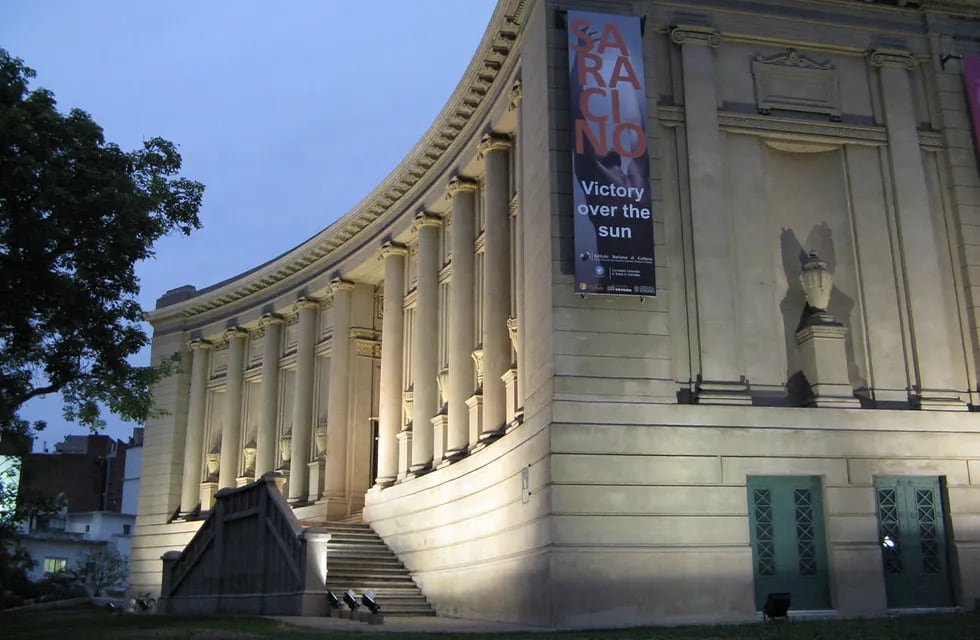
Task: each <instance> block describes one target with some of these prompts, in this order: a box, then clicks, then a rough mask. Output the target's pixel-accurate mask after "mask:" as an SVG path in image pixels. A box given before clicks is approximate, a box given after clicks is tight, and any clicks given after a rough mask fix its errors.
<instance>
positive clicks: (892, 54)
mask: <svg viewBox="0 0 980 640" xmlns="http://www.w3.org/2000/svg"><path fill="white" fill-rule="evenodd" d="M868 62H869V63H870V64H871V66H872V67H875V68H877V69H880V68H882V67H901V68H904V69H906V70H907V71H914V70H915V68H916V67H917V66H918V64H919V63H918V62H916V60H915V56H913V55H912V53H911V52H910V51H903V50H901V49H873V50H871V51H869V52H868Z"/></svg>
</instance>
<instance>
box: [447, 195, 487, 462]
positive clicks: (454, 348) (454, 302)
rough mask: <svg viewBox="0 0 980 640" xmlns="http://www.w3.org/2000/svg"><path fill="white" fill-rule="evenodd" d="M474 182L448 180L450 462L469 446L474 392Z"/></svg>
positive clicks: (463, 452) (448, 444) (448, 441)
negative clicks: (468, 403)
mask: <svg viewBox="0 0 980 640" xmlns="http://www.w3.org/2000/svg"><path fill="white" fill-rule="evenodd" d="M478 190H479V185H478V184H477V182H476V181H475V180H471V179H469V178H464V177H462V176H457V177H455V178H453V179H452V180H450V181H449V186H448V187H447V189H446V197H447V198H451V199H452V201H453V213H452V216H453V217H452V221H453V224H452V226H451V227H450V233H451V237H450V239H449V241H450V247H451V248H452V249H451V250H452V279H451V280H450V281H449V303H450V308H449V341H448V347H449V349H448V351H449V353H448V365H449V381H448V394H447V396H448V398H447V405H448V410H449V433H448V435H447V437H446V457H447V458H449V459H450V460H454V459H457V458H459V457H460V456H462V455H464V454H465V453H466V450H467V447H468V445H469V437H470V434H469V422H470V421H469V408H468V407H467V406H466V399H467V398H469V397H470V395H471V394H472V393H473V359H472V356H471V354H472V352H473V346H474V344H473V342H474V340H473V327H474V326H475V325H474V319H473V310H474V308H475V306H474V300H473V287H474V282H473V277H474V276H473V264H474V254H473V240H474V236H475V229H474V227H475V226H476V194H477V191H478Z"/></svg>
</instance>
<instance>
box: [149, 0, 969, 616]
mask: <svg viewBox="0 0 980 640" xmlns="http://www.w3.org/2000/svg"><path fill="white" fill-rule="evenodd" d="M461 53H464V52H461ZM977 54H980V3H978V2H976V1H975V0H955V1H954V0H945V1H942V0H938V1H932V0H921V1H918V2H916V1H913V0H878V1H872V0H868V1H865V0H752V1H751V2H750V1H748V0H745V1H743V0H669V1H666V0H665V1H653V0H636V1H627V0H605V1H601V2H600V1H598V0H592V1H589V0H567V1H556V0H501V2H500V3H499V5H498V6H497V8H496V11H495V12H494V14H493V17H492V19H491V21H490V24H489V25H488V26H487V29H486V33H485V35H484V37H483V39H482V41H481V43H480V45H479V48H478V50H477V51H476V53H475V55H474V56H473V59H472V62H471V63H470V65H469V67H468V69H467V71H466V73H465V75H464V76H463V77H462V78H461V79H460V81H459V85H458V87H457V88H456V90H455V91H454V93H453V94H452V96H450V98H449V100H448V102H447V104H446V106H445V108H444V109H443V110H442V112H441V113H440V115H439V116H438V118H437V119H436V121H435V122H434V123H433V124H432V126H431V128H430V129H429V130H428V132H427V133H426V134H425V136H424V137H423V138H422V139H421V140H420V141H419V142H418V144H417V145H416V146H415V147H414V149H413V150H412V151H411V152H410V153H409V154H408V155H407V156H406V157H405V158H404V159H403V160H402V161H401V163H400V164H399V165H398V166H397V168H396V169H395V170H394V171H392V172H391V174H390V175H389V176H388V177H387V178H386V179H385V180H384V181H383V182H382V183H381V184H380V185H378V187H377V188H376V189H375V190H374V191H373V192H371V193H370V194H368V195H367V196H366V197H364V199H363V200H362V201H361V202H360V204H358V205H357V206H356V207H355V208H354V209H352V210H351V211H349V212H347V213H346V214H345V215H344V216H343V217H341V218H340V219H339V220H338V221H337V222H335V223H334V224H332V225H330V226H329V227H327V228H326V229H324V230H323V231H322V232H320V233H319V234H317V235H316V236H314V237H313V238H310V239H309V240H307V241H305V242H303V243H302V244H300V245H299V246H297V247H296V248H295V249H292V250H291V251H289V252H287V253H285V254H283V255H281V256H279V257H276V258H273V259H272V260H270V261H269V262H266V263H265V264H262V265H260V266H256V267H255V268H254V269H252V270H250V271H248V272H246V273H244V274H242V275H240V276H237V277H235V278H233V279H231V280H228V281H226V282H222V283H220V284H217V285H213V286H209V287H206V288H203V289H197V288H195V287H194V286H189V285H188V286H183V287H179V288H176V289H173V290H171V291H168V292H167V293H166V294H164V295H163V296H162V297H161V298H160V299H159V301H158V303H157V306H156V308H155V309H154V310H152V311H150V312H148V314H147V315H148V319H149V321H150V323H152V325H153V331H154V334H153V357H154V359H160V358H165V357H168V356H170V355H171V354H173V353H174V352H179V353H181V354H182V356H183V367H182V370H181V372H180V373H179V374H177V375H174V376H172V377H170V378H168V379H166V380H165V381H164V382H162V383H161V384H160V385H159V386H158V388H157V389H156V400H157V403H158V404H159V406H160V407H161V408H162V409H164V410H165V414H164V415H161V416H160V417H156V418H153V419H151V420H150V421H148V422H147V424H146V432H145V452H144V462H143V465H144V466H143V476H142V487H141V493H140V499H139V514H138V517H137V520H136V528H135V535H134V539H133V545H132V553H133V556H132V575H131V584H132V589H133V590H139V591H145V590H150V591H153V592H154V593H155V594H159V593H161V589H162V587H161V585H162V584H163V583H164V582H168V581H169V583H170V587H169V588H170V591H169V592H167V593H162V595H164V596H168V594H169V595H170V596H173V597H174V598H177V597H178V596H179V595H180V593H181V592H180V591H179V589H177V587H175V586H174V584H175V581H177V582H179V580H178V578H180V576H183V575H185V574H186V575H190V574H191V573H193V571H192V570H191V569H189V568H188V567H189V566H190V565H191V564H193V562H196V561H197V560H195V558H198V557H199V556H200V557H203V556H202V555H201V554H206V553H207V551H206V547H207V544H205V543H200V544H198V546H197V547H195V549H196V550H195V551H194V553H193V554H188V553H184V554H179V553H176V552H181V551H183V550H184V549H185V547H186V546H187V545H188V544H189V542H190V541H191V540H192V538H194V537H195V535H197V536H198V537H202V536H204V535H205V534H204V531H205V529H207V528H208V527H212V525H209V524H208V523H209V522H212V520H211V519H210V518H211V516H212V515H213V514H214V513H216V512H217V511H218V509H217V508H216V507H215V505H216V503H222V501H223V500H224V501H226V502H227V503H228V504H231V503H232V502H233V499H234V497H235V496H239V495H246V493H247V492H246V488H248V487H254V486H263V487H265V486H268V487H273V488H274V489H275V490H277V491H281V496H279V494H278V493H277V494H276V495H277V496H278V497H277V498H276V500H277V501H273V502H275V505H279V506H282V505H287V506H286V507H285V512H286V514H287V515H286V516H282V515H280V516H277V517H279V518H280V520H282V518H284V517H285V518H286V520H288V521H289V522H288V523H287V524H288V525H289V526H288V527H287V526H286V525H282V523H281V522H280V525H281V526H282V527H286V528H285V529H281V531H287V530H288V531H291V532H292V534H296V535H295V536H294V537H296V536H298V537H297V539H302V540H303V541H305V542H304V543H306V544H307V545H308V546H307V547H305V549H306V551H304V552H303V553H306V554H307V555H305V556H303V557H304V558H307V560H308V561H310V562H314V564H315V565H316V566H317V567H319V574H318V578H317V579H319V583H317V584H314V585H313V586H312V587H311V586H309V583H307V586H306V587H305V589H306V591H305V593H306V596H308V597H322V596H323V594H324V593H325V589H326V587H325V584H326V583H329V582H330V579H331V578H330V576H331V575H333V574H331V566H332V565H331V557H332V556H331V555H330V554H331V552H330V549H331V547H330V545H329V543H327V544H323V541H324V540H326V539H328V538H329V537H330V530H331V523H337V522H348V523H352V522H363V523H366V524H368V525H370V528H371V530H373V532H375V533H376V534H377V535H378V536H380V538H381V539H382V540H383V541H384V543H385V544H386V545H387V547H388V548H389V549H390V550H391V551H392V552H393V553H394V554H395V555H397V557H398V559H399V560H400V561H401V562H402V563H403V564H404V566H405V568H407V570H408V571H410V572H411V575H412V578H413V579H414V581H415V583H416V584H417V585H418V587H419V588H420V589H421V591H422V592H423V593H424V595H425V597H426V598H427V599H428V601H429V602H430V603H431V605H432V607H433V608H434V610H435V611H436V612H438V613H439V614H440V615H446V616H458V617H469V618H480V619H498V620H511V621H521V622H526V623H532V624H542V625H560V626H572V627H575V626H622V625H634V624H666V623H678V622H685V621H720V620H752V619H755V618H756V617H757V616H758V615H760V614H759V613H758V612H759V611H761V610H762V608H763V605H764V604H765V601H766V599H767V598H769V596H770V594H775V593H789V594H790V598H791V605H790V612H791V614H795V615H803V614H806V613H822V614H825V615H841V616H858V615H862V616H863V615H884V614H886V613H887V612H889V611H893V610H897V609H946V608H953V607H961V608H964V609H972V608H974V606H975V603H976V602H977V600H978V598H980V416H978V414H977V413H975V412H974V411H975V410H977V409H978V407H980V393H978V375H980V369H978V362H980V324H978V316H980V176H978V168H977V152H976V146H975V142H976V139H975V137H974V134H975V130H974V125H973V124H972V123H973V122H980V114H977V115H973V113H972V111H971V99H972V100H980V58H978V57H977ZM968 87H970V89H969V90H968V89H967V88H968ZM976 106H980V104H978V105H976ZM973 118H977V120H973ZM269 490H270V491H271V490H273V489H269ZM223 496H225V497H223ZM242 500H244V498H243V499H242ZM241 504H244V502H242V503H241ZM270 504H272V503H270ZM239 506H241V505H239ZM230 508H231V507H229V509H230ZM277 508H278V507H277ZM229 513H231V511H229ZM242 513H245V511H242ZM226 520H227V519H226ZM286 520H282V522H286ZM290 523H291V524H290ZM232 524H233V523H231V521H230V520H227V522H226V524H225V525H224V526H225V529H224V531H225V534H222V535H226V536H232V535H238V536H239V538H241V536H242V535H243V534H242V529H241V528H239V529H235V528H234V527H233V526H232ZM215 526H216V525H215ZM277 526H279V525H277ZM290 527H291V528H290ZM212 528H213V527H212ZM305 529H309V531H310V532H309V533H308V534H307V533H304V530H305ZM215 530H216V529H215ZM236 531H237V533H235V532H236ZM263 531H266V529H264V528H263V527H262V526H261V525H260V526H259V527H258V528H257V529H255V530H254V531H253V534H254V538H255V542H254V545H255V548H256V549H259V548H260V545H262V544H269V543H268V540H269V539H270V537H269V536H270V535H271V534H266V533H262V532H263ZM292 534H290V535H292ZM276 535H277V536H278V535H280V534H276ZM283 535H285V534H283ZM273 537H275V536H273ZM212 538H213V539H214V540H220V539H221V535H216V536H212ZM286 538H289V536H288V535H287V536H285V537H284V538H282V540H285V539H286ZM202 539H203V537H202ZM229 539H230V538H229ZM244 539H245V541H246V542H245V543H244V547H242V544H243V543H238V545H239V546H238V547H236V548H237V549H238V551H237V552H235V553H231V552H229V551H228V549H226V550H225V552H224V555H223V556H222V557H217V558H216V559H212V561H210V562H211V564H209V565H208V568H206V571H205V570H204V569H202V570H201V571H204V572H205V573H207V575H208V576H209V579H211V585H212V587H214V585H215V584H218V583H221V582H222V581H223V580H224V578H223V576H224V575H225V574H227V575H233V574H234V572H235V571H236V570H237V567H239V566H240V565H242V564H243V563H244V564H249V563H252V562H261V556H262V554H261V553H255V554H250V553H249V551H248V549H249V544H251V543H249V542H248V540H249V538H248V537H247V535H246V536H245V538H244ZM276 539H277V540H280V538H276ZM263 540H265V542H263ZM290 540H292V539H290ZM214 544H217V543H216V542H215V543H214ZM283 544H286V543H285V542H280V546H282V545H283ZM288 544H293V542H288ZM297 544H298V543H297ZM287 546H288V545H287ZM188 548H189V547H188ZM229 548H231V547H229ZM284 548H285V547H284ZM296 548H297V549H298V548H299V547H296ZM296 553H300V552H299V551H297V552H296ZM164 556H166V558H169V560H167V561H166V562H165V561H162V560H161V558H162V557H164ZM178 556H180V558H182V559H179V560H174V559H175V558H177V557H178ZM190 556H193V557H190ZM296 557H300V556H296ZM174 562H177V563H178V564H177V565H175V564H174ZM180 563H183V564H180ZM174 567H176V568H174ZM324 567H325V574H324ZM181 571H182V572H183V573H180V576H178V573H179V572H181ZM314 573H315V572H314ZM311 575H312V574H311ZM175 576H177V577H175ZM324 576H326V577H324ZM188 580H190V578H188ZM324 580H325V581H326V582H324ZM224 581H225V582H234V580H224ZM205 582H206V581H205ZM235 584H237V585H238V586H237V587H235V586H234V585H232V587H230V588H226V589H225V590H224V592H223V594H218V595H214V594H215V592H214V589H212V591H210V592H207V589H206V588H204V587H200V588H199V589H198V593H205V592H207V593H210V594H211V596H214V597H215V598H217V599H221V598H224V600H226V601H227V602H233V601H235V598H245V597H246V595H248V594H246V593H245V592H249V593H251V592H255V591H261V590H262V588H263V587H262V586H261V584H259V583H254V584H253V585H252V586H250V587H248V588H245V587H243V586H242V585H243V584H245V583H244V582H242V583H235ZM256 585H258V586H256ZM226 586H227V585H226ZM215 588H217V587H215ZM201 589H204V591H201ZM236 589H237V590H236ZM219 590H220V589H219ZM184 593H185V594H188V593H191V592H190V591H187V592H184ZM311 594H312V596H311ZM254 595H255V594H254V593H251V596H249V597H252V596H254ZM187 597H189V596H187ZM209 597H210V596H209ZM229 610H230V609H229ZM270 610H271V609H270ZM308 610H309V609H306V611H308Z"/></svg>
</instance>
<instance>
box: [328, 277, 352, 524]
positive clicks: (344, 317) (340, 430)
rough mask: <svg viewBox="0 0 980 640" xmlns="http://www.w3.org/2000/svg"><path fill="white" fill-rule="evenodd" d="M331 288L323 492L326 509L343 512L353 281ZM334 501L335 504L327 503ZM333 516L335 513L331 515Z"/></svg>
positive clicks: (337, 284) (337, 281)
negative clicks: (331, 326) (331, 314)
mask: <svg viewBox="0 0 980 640" xmlns="http://www.w3.org/2000/svg"><path fill="white" fill-rule="evenodd" d="M330 290H331V291H333V329H332V330H331V334H330V335H331V338H330V340H331V345H330V388H329V390H328V392H327V445H326V446H327V450H326V454H325V456H324V464H325V467H326V471H325V473H326V477H325V478H324V484H323V495H324V497H325V498H326V500H327V502H328V505H327V510H328V512H329V511H330V510H331V509H336V510H337V512H341V511H342V512H344V513H346V510H347V507H346V504H344V505H342V506H341V504H340V503H343V501H344V500H345V497H346V495H347V427H348V425H347V420H348V415H349V405H350V386H349V384H348V383H349V382H350V312H351V291H353V290H354V283H353V282H350V281H348V280H341V279H339V278H337V279H335V280H332V281H331V282H330ZM331 502H333V503H334V504H335V505H337V506H333V505H331V504H329V503H331ZM331 515H334V514H331Z"/></svg>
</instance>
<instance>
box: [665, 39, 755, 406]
mask: <svg viewBox="0 0 980 640" xmlns="http://www.w3.org/2000/svg"><path fill="white" fill-rule="evenodd" d="M670 37H671V40H672V41H673V42H675V43H677V44H679V45H681V68H682V71H683V74H684V113H685V126H684V131H685V133H686V135H687V163H688V174H689V176H690V195H691V220H692V226H693V228H694V235H693V243H694V256H695V262H694V277H695V281H696V286H695V289H696V291H697V293H696V296H697V298H696V299H697V309H698V341H699V344H700V356H701V358H700V360H701V361H700V371H699V374H698V387H697V394H698V402H700V403H702V404H750V403H751V402H752V399H751V397H750V396H749V394H748V384H747V382H746V380H745V378H744V376H743V375H742V373H741V372H740V366H739V361H740V359H739V352H738V344H739V341H738V336H737V334H736V328H737V327H736V324H735V308H736V305H735V292H734V287H733V286H732V274H733V273H734V272H735V269H734V263H733V261H732V254H731V249H730V247H731V244H732V242H731V237H730V236H731V232H730V224H731V222H730V221H729V220H728V218H727V212H728V211H729V209H730V208H729V207H727V206H726V204H725V184H724V171H723V167H722V146H721V142H722V139H721V130H720V129H719V128H718V94H717V90H716V84H715V65H714V60H713V57H712V52H711V50H712V49H714V48H717V47H718V46H720V45H721V36H720V35H719V34H718V32H717V31H715V30H713V29H710V28H706V27H698V26H692V27H677V28H675V29H673V30H672V31H671V33H670Z"/></svg>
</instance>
